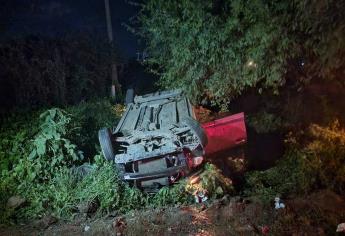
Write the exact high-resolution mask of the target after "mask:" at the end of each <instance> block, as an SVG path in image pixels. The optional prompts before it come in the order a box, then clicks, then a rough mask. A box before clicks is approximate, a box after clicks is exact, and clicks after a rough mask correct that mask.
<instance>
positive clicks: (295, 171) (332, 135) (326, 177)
mask: <svg viewBox="0 0 345 236" xmlns="http://www.w3.org/2000/svg"><path fill="white" fill-rule="evenodd" d="M306 140H307V141H306ZM288 141H289V143H288V145H289V148H288V150H287V152H286V153H285V156H284V157H283V158H282V160H280V161H278V163H277V165H276V166H275V167H273V168H271V169H268V170H266V171H254V172H251V173H248V174H247V178H246V180H247V186H246V188H245V194H247V195H250V196H254V197H259V198H261V199H262V200H263V201H264V202H266V203H267V202H269V201H272V200H273V199H274V197H275V196H283V197H286V196H288V195H291V194H304V193H308V192H309V191H312V190H316V189H320V188H321V189H322V188H327V189H331V190H333V191H335V192H338V193H340V194H344V193H345V165H344V163H345V130H343V129H341V128H340V126H339V123H338V122H334V123H333V124H331V125H329V126H328V127H321V126H318V125H311V126H310V129H309V131H308V132H307V134H305V135H303V136H302V137H300V138H297V139H296V138H293V137H289V139H288Z"/></svg>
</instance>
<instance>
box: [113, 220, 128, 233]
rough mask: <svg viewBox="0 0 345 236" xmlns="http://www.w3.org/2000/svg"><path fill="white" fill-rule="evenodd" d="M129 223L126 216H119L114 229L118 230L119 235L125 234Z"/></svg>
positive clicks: (114, 223)
mask: <svg viewBox="0 0 345 236" xmlns="http://www.w3.org/2000/svg"><path fill="white" fill-rule="evenodd" d="M126 226H127V223H126V221H125V218H124V217H117V218H115V220H114V222H113V229H115V231H116V235H117V236H121V235H124V231H125V229H126Z"/></svg>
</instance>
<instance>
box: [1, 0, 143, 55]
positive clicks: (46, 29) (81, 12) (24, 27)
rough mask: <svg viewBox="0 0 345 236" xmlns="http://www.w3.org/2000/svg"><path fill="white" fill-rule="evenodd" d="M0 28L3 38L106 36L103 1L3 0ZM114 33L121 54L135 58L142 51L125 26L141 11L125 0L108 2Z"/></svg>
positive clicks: (110, 0)
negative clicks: (75, 34)
mask: <svg viewBox="0 0 345 236" xmlns="http://www.w3.org/2000/svg"><path fill="white" fill-rule="evenodd" d="M0 2H1V9H0V26H2V28H3V29H4V30H3V32H2V33H1V35H2V36H1V37H2V38H12V37H21V36H25V35H28V34H40V35H47V36H53V37H54V36H57V35H59V34H62V33H68V32H73V31H87V32H93V33H97V34H103V35H104V37H107V35H106V22H105V10H104V1H103V0H7V1H6V0H0ZM109 2H110V7H111V14H112V23H113V34H114V39H115V42H116V44H117V45H118V47H119V48H120V50H121V53H122V54H123V55H124V56H125V57H127V58H129V57H136V52H137V51H138V50H141V47H140V46H139V44H138V42H137V38H136V37H135V36H134V35H133V34H132V33H130V32H128V31H127V30H126V28H125V27H124V26H122V23H124V22H125V23H128V21H129V18H130V17H132V16H133V15H135V14H136V12H137V11H138V9H137V8H136V7H134V6H131V5H129V4H128V3H127V2H126V0H109Z"/></svg>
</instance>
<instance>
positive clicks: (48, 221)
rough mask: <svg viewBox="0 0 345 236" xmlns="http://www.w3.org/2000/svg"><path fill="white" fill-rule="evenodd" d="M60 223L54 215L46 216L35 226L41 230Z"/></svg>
mask: <svg viewBox="0 0 345 236" xmlns="http://www.w3.org/2000/svg"><path fill="white" fill-rule="evenodd" d="M56 222H58V219H57V218H56V217H54V216H52V215H45V216H44V217H43V218H42V219H40V220H38V221H36V222H35V223H34V226H35V227H36V228H39V229H46V228H48V227H49V226H50V225H52V224H54V223H56Z"/></svg>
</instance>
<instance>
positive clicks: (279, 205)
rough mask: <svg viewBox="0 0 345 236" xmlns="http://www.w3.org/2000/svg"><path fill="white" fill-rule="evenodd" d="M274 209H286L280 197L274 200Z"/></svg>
mask: <svg viewBox="0 0 345 236" xmlns="http://www.w3.org/2000/svg"><path fill="white" fill-rule="evenodd" d="M274 208H275V209H282V208H285V204H284V203H283V202H282V201H281V200H280V198H279V197H276V198H275V199H274Z"/></svg>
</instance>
